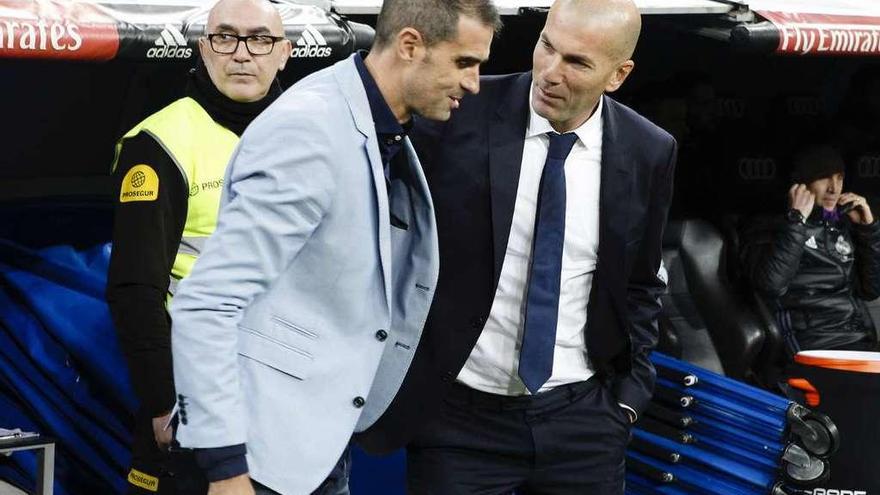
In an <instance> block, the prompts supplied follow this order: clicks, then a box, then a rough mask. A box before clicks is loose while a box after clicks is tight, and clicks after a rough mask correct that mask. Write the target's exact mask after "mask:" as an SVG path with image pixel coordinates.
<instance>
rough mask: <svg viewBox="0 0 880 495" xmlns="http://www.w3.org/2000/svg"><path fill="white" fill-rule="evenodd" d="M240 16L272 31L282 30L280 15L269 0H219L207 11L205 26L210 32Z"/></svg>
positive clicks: (280, 31)
mask: <svg viewBox="0 0 880 495" xmlns="http://www.w3.org/2000/svg"><path fill="white" fill-rule="evenodd" d="M241 16H245V17H247V18H251V19H254V20H255V21H256V22H257V23H258V24H263V27H265V28H266V29H268V30H270V31H272V32H278V33H282V32H284V27H283V23H282V21H281V15H280V14H279V13H278V9H276V8H275V6H274V5H272V3H271V2H269V0H220V1H219V2H217V3H216V4H214V7H212V8H211V11H210V12H208V24H207V26H206V28H207V30H208V32H209V33H212V32H214V31H216V30H217V28H218V27H220V26H221V25H224V24H227V25H228V24H229V23H230V22H232V21H234V20H236V19H238V18H240V17H241Z"/></svg>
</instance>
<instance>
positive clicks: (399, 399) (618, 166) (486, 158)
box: [358, 73, 676, 453]
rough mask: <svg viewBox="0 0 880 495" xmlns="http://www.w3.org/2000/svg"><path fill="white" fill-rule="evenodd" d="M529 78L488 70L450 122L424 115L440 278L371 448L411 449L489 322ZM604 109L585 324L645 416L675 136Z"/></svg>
mask: <svg viewBox="0 0 880 495" xmlns="http://www.w3.org/2000/svg"><path fill="white" fill-rule="evenodd" d="M531 82H532V77H531V73H522V74H513V75H506V76H487V77H484V78H482V80H481V91H480V93H479V94H478V95H473V96H468V97H465V98H464V99H463V100H462V102H461V108H460V109H459V110H457V111H456V112H454V114H453V117H452V118H451V119H450V120H449V121H448V122H443V123H436V122H429V121H425V120H421V121H417V123H416V125H415V128H414V130H413V132H412V133H411V136H412V139H413V143H414V145H415V147H416V149H417V152H418V154H419V157H420V158H421V160H422V165H423V167H424V168H425V174H426V177H427V179H428V185H429V188H430V190H431V195H432V197H433V199H434V205H435V212H436V215H437V224H438V234H439V241H440V279H439V282H438V285H437V292H436V294H435V297H434V301H433V304H432V307H431V310H430V313H429V316H428V321H427V323H426V326H425V329H424V333H423V334H422V340H421V342H420V344H419V348H418V349H417V352H416V357H415V359H414V361H413V364H412V366H411V367H410V369H409V372H408V374H407V377H406V379H405V381H404V384H403V386H402V387H401V389H400V391H399V393H398V395H397V396H396V398H395V399H394V400H393V402H392V404H391V406H390V407H389V409H388V410H387V411H386V412H385V414H384V416H383V417H382V418H380V420H379V421H378V422H377V423H376V424H375V425H374V426H373V427H372V428H370V429H369V430H368V431H366V432H365V433H363V434H361V435H359V437H358V441H359V443H360V444H361V445H362V446H363V447H365V448H366V449H367V450H369V451H373V452H380V453H381V452H387V451H390V450H393V449H395V448H398V447H400V446H402V445H405V444H406V443H407V442H408V441H409V439H410V438H411V437H412V436H413V435H414V434H415V433H417V432H418V429H419V427H421V426H422V425H424V424H425V423H426V422H427V419H429V418H430V416H431V414H432V413H434V412H435V411H437V410H438V409H439V407H438V406H439V401H440V400H441V399H442V397H443V395H444V394H445V393H446V391H447V390H448V388H449V385H450V384H451V383H452V382H453V381H454V380H455V377H456V376H457V375H458V372H459V371H460V370H461V368H462V367H463V366H464V363H465V361H466V360H467V358H468V356H469V355H470V353H471V350H472V349H473V347H474V345H475V344H476V342H477V339H478V338H479V336H480V332H481V331H482V329H483V326H484V324H485V323H486V319H487V317H488V315H489V310H490V309H491V307H492V301H493V299H494V295H495V289H496V287H497V285H498V278H499V275H500V273H501V265H502V262H503V261H504V255H505V252H506V249H507V241H508V237H509V234H510V227H511V220H512V218H513V210H514V204H515V200H516V190H517V186H518V184H519V173H520V166H521V162H522V154H523V142H524V138H525V133H526V127H527V125H528V119H529V91H530V88H531ZM604 98H605V108H604V113H603V142H602V172H601V186H600V206H599V218H600V220H599V223H600V227H599V228H600V234H599V260H598V264H597V268H596V272H595V274H594V277H593V286H592V290H591V293H590V301H589V304H588V310H587V311H588V315H589V317H588V324H587V328H586V342H587V349H588V353H589V357H590V360H591V363H592V364H593V366H594V368H595V369H596V371H597V372H599V373H601V374H602V375H604V376H605V377H606V379H608V380H609V381H610V383H612V385H613V390H614V393H615V394H616V397H617V399H618V401H620V402H622V403H625V404H627V405H628V406H630V407H632V408H634V409H635V410H636V411H637V412H638V413H641V412H642V411H643V410H644V408H645V407H646V405H647V403H648V401H649V400H650V398H651V394H652V391H653V387H654V380H655V371H654V367H653V366H652V365H651V362H650V361H649V359H648V354H649V353H650V351H651V350H652V349H653V348H654V347H655V345H656V344H657V335H658V332H657V316H658V313H659V312H660V294H661V293H662V292H663V290H664V289H665V282H664V281H663V280H662V279H661V278H660V277H659V276H658V271H659V269H660V262H661V240H662V237H663V228H664V226H665V223H666V214H667V211H668V208H669V203H670V199H671V196H672V180H673V169H674V166H675V158H676V143H675V140H674V139H673V138H672V136H670V135H669V134H668V133H667V132H665V131H664V130H662V129H660V128H659V127H657V126H656V125H654V124H652V123H651V122H649V121H648V120H646V119H645V118H643V117H641V116H640V115H638V114H637V113H635V112H634V111H633V110H631V109H629V108H627V107H626V106H624V105H622V104H620V103H617V102H615V101H614V100H612V99H611V98H608V97H607V96H605V97H604Z"/></svg>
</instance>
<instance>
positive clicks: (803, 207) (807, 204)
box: [743, 145, 880, 355]
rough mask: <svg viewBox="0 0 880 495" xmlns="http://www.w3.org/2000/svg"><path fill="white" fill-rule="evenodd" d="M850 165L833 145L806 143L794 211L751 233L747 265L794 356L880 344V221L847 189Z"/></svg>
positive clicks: (797, 164)
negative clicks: (872, 304)
mask: <svg viewBox="0 0 880 495" xmlns="http://www.w3.org/2000/svg"><path fill="white" fill-rule="evenodd" d="M844 168H845V167H844V161H843V159H842V157H841V155H840V154H839V153H838V152H837V151H836V150H835V149H834V148H832V147H830V146H827V145H813V146H810V147H807V148H805V149H803V150H801V151H800V152H799V153H797V154H796V155H795V158H794V172H793V179H794V184H793V185H792V186H791V188H790V189H789V191H788V200H789V210H788V212H787V213H786V214H785V216H784V217H783V218H779V217H776V218H774V219H773V220H772V221H770V222H760V221H757V222H755V223H753V224H752V225H751V226H750V227H749V231H750V234H748V233H747V234H746V235H745V238H746V239H745V240H746V244H745V246H744V249H743V259H744V263H745V269H746V271H747V274H748V276H749V278H750V281H751V284H752V286H753V287H754V289H755V290H757V291H758V292H759V293H760V294H761V295H762V296H764V297H765V298H766V299H767V301H768V303H769V304H770V307H771V309H773V310H775V312H776V319H777V324H778V325H779V327H780V329H781V330H782V333H783V336H784V338H785V344H786V347H787V348H788V351H789V352H790V353H791V354H792V355H794V354H795V353H797V352H798V351H801V350H809V349H836V350H859V351H876V350H880V346H878V339H877V331H876V327H875V322H872V321H871V318H870V315H869V313H868V311H867V308H866V307H865V303H864V302H865V301H870V300H873V299H876V298H878V297H880V222H878V221H877V219H876V218H875V217H874V215H873V213H872V211H871V207H870V206H869V204H868V202H867V201H866V200H865V198H863V197H861V196H859V195H856V194H853V193H851V192H844V189H843V182H844Z"/></svg>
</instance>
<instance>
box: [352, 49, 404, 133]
mask: <svg viewBox="0 0 880 495" xmlns="http://www.w3.org/2000/svg"><path fill="white" fill-rule="evenodd" d="M366 55H367V52H366V51H365V50H359V51H358V56H357V57H354V65H355V67H357V71H358V74H359V75H360V76H361V83H363V85H364V90H366V92H367V101H368V102H369V103H370V113H371V114H372V116H373V125H374V126H375V127H376V134H379V135H383V134H404V133H405V132H406V129H404V126H402V125H400V123H399V122H398V121H397V117H395V116H394V112H392V111H391V107H389V106H388V103H387V102H386V101H385V97H383V96H382V92H381V91H379V85H377V84H376V80H375V79H373V76H372V75H371V74H370V71H369V70H367V65H366V64H365V63H364V57H366Z"/></svg>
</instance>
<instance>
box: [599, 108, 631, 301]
mask: <svg viewBox="0 0 880 495" xmlns="http://www.w3.org/2000/svg"><path fill="white" fill-rule="evenodd" d="M602 98H604V99H605V100H604V111H603V114H602V171H601V183H600V185H599V264H598V267H597V272H598V273H597V278H598V279H599V280H601V281H602V283H604V284H606V286H608V287H610V288H613V289H614V291H613V292H617V291H618V290H621V289H625V287H623V280H624V276H623V274H624V271H625V265H624V263H625V251H626V241H627V239H626V232H627V228H628V220H629V219H628V218H627V210H628V208H627V205H628V204H629V201H630V195H631V193H632V180H631V179H632V177H631V175H632V174H631V170H630V169H631V166H632V160H631V159H630V158H629V156H628V148H627V146H626V145H625V143H624V142H623V140H624V134H625V132H626V131H625V130H623V129H621V128H620V125H621V119H620V117H619V115H618V114H619V112H620V109H619V106H618V104H617V102H615V101H614V100H612V99H611V98H608V97H607V96H603V97H602ZM606 274H607V275H606Z"/></svg>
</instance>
